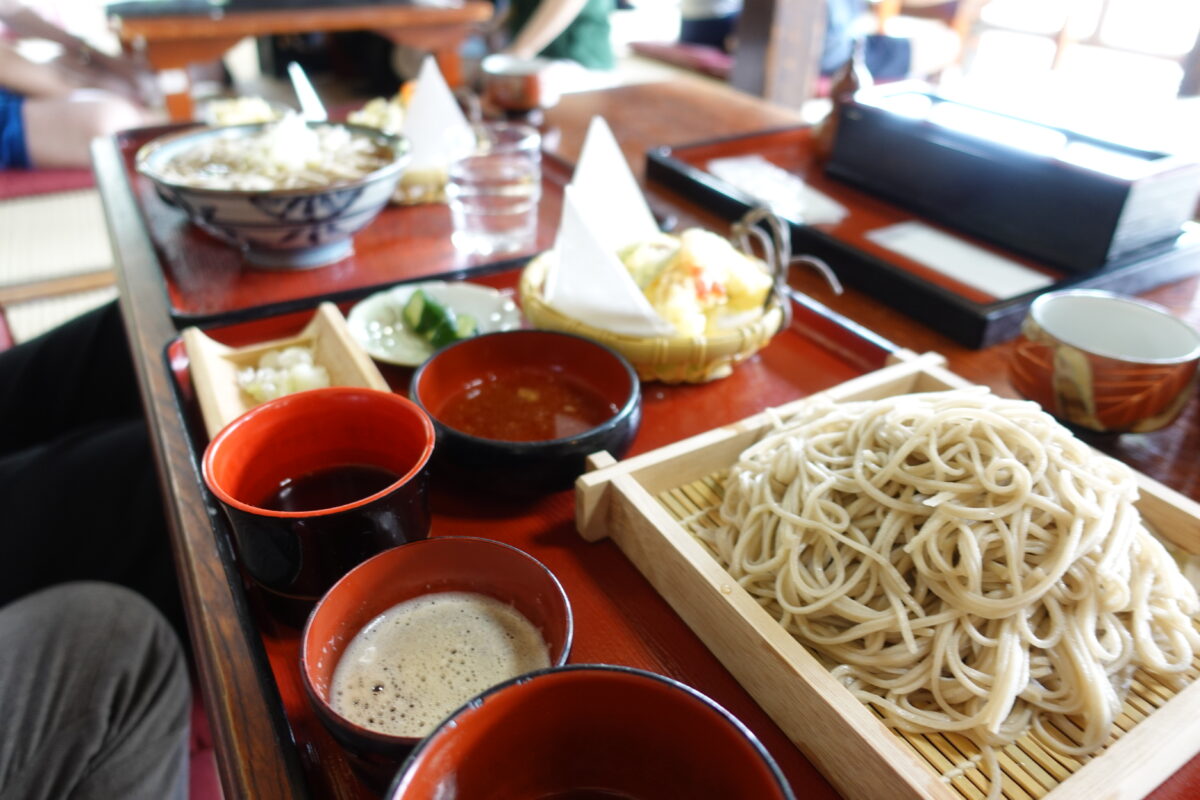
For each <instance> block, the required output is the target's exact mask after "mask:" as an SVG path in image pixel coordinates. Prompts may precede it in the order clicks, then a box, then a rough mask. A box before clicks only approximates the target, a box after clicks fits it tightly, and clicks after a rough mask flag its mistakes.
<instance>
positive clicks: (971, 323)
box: [646, 125, 1200, 349]
mask: <svg viewBox="0 0 1200 800" xmlns="http://www.w3.org/2000/svg"><path fill="white" fill-rule="evenodd" d="M803 127H805V126H799V125H797V126H785V127H779V128H772V129H769V130H764V131H760V132H757V133H752V134H746V135H741V136H727V137H721V138H718V139H707V140H703V141H697V142H692V143H688V144H680V145H670V146H661V147H655V148H653V149H651V150H649V151H647V153H646V179H647V180H648V181H650V182H652V183H658V184H661V185H662V186H665V187H667V188H669V189H671V190H672V191H674V192H676V193H678V194H680V195H681V196H682V197H686V198H689V199H690V200H691V201H692V202H698V203H701V204H703V205H705V206H706V207H708V208H709V209H711V210H712V211H715V212H716V213H719V214H721V215H722V216H724V217H725V218H727V219H730V220H732V219H737V218H738V217H740V216H742V215H743V214H745V213H746V211H748V210H749V209H750V208H753V207H754V206H755V205H757V204H758V203H757V202H756V201H755V200H754V199H753V198H751V197H750V196H749V195H746V194H745V193H744V192H742V191H740V190H739V189H737V188H735V187H733V186H731V185H729V184H727V183H726V182H724V181H722V180H721V179H719V178H717V177H716V176H714V175H712V174H710V173H708V172H706V171H705V170H702V169H700V168H698V167H695V166H693V165H692V164H690V163H688V162H687V161H685V160H683V159H682V158H680V157H678V156H677V155H676V153H677V152H679V151H682V150H687V149H690V148H698V147H709V146H712V145H717V144H722V143H732V142H737V141H739V140H743V139H748V138H758V137H766V136H771V135H774V134H780V133H787V132H789V131H794V130H799V129H800V128H803ZM789 227H790V229H791V233H792V244H793V247H795V248H796V250H797V251H798V252H799V251H801V250H802V252H804V253H805V254H808V255H812V256H816V257H817V258H820V259H823V260H825V261H835V262H837V263H838V265H839V269H838V270H837V271H838V272H839V274H840V276H841V277H843V278H845V279H846V283H847V284H848V285H851V286H853V287H854V288H855V289H857V290H859V291H861V292H863V293H864V294H867V295H869V296H871V297H874V298H875V299H878V300H882V301H884V302H885V303H888V304H889V305H892V306H893V307H894V308H896V309H897V310H899V311H901V312H902V313H904V314H906V315H908V316H910V317H913V318H915V319H921V318H924V317H926V316H928V314H929V312H930V308H929V304H928V299H929V297H930V296H931V297H933V298H935V299H936V300H937V302H939V303H940V304H941V305H940V307H939V308H938V309H937V313H938V319H937V320H936V322H937V324H936V325H935V326H934V327H935V328H936V329H937V330H938V331H939V332H941V333H943V334H944V335H946V336H949V337H950V338H951V339H954V340H955V341H956V342H957V343H959V344H961V345H963V346H966V347H971V348H974V349H982V348H986V347H990V346H992V345H994V344H999V343H1001V342H1004V341H1006V340H1008V339H1011V338H1012V337H1014V336H1015V335H1016V334H1017V332H1018V330H1019V328H1020V324H1021V320H1022V319H1023V318H1024V316H1025V310H1026V308H1027V307H1028V305H1029V304H1030V303H1031V302H1032V301H1033V299H1034V298H1035V297H1037V296H1038V295H1039V294H1042V293H1043V292H1044V291H1046V290H1045V289H1036V290H1033V291H1030V292H1025V293H1023V294H1020V295H1016V296H1014V297H1010V298H1007V299H1004V300H997V301H995V302H993V303H978V302H975V301H973V300H970V299H967V298H964V297H961V296H960V295H958V294H956V293H954V292H953V291H950V290H949V289H946V288H944V287H941V286H938V285H936V284H931V283H928V282H926V281H923V280H922V279H920V278H919V277H917V276H915V275H911V274H909V273H907V272H905V271H904V270H901V269H899V268H897V267H895V266H894V265H892V264H890V263H889V262H888V261H886V260H885V259H882V258H879V257H878V256H875V255H873V254H871V253H867V252H864V251H861V250H858V249H857V248H855V247H853V246H852V245H850V244H848V243H846V242H843V241H841V240H840V239H838V238H836V237H834V236H832V235H830V234H828V233H826V232H824V231H822V230H820V229H818V228H815V227H812V226H808V225H803V224H801V223H797V222H794V221H790V220H789ZM1198 236H1200V231H1197V230H1196V229H1195V228H1194V227H1186V228H1185V229H1184V230H1183V231H1182V232H1181V234H1180V237H1179V239H1180V240H1183V239H1190V238H1197V237H1198ZM1177 241H1178V240H1177ZM1139 252H1140V253H1145V258H1143V260H1142V261H1140V262H1137V263H1136V264H1133V263H1131V262H1132V259H1130V260H1125V259H1123V260H1122V262H1121V264H1117V265H1113V267H1110V268H1106V269H1104V270H1100V271H1098V272H1093V273H1087V274H1079V275H1074V276H1070V277H1067V278H1065V279H1063V280H1060V281H1058V282H1057V283H1056V285H1055V287H1054V288H1056V289H1066V288H1071V287H1076V286H1084V287H1087V288H1095V289H1108V290H1112V291H1119V292H1125V293H1130V294H1136V293H1139V292H1141V291H1144V290H1147V289H1151V288H1154V287H1155V286H1159V285H1162V284H1164V283H1168V282H1171V281H1175V280H1179V279H1181V278H1184V277H1187V276H1189V275H1193V274H1195V273H1196V272H1197V271H1198V270H1200V264H1196V263H1193V262H1194V261H1195V260H1196V259H1195V258H1194V256H1195V255H1196V252H1194V251H1183V252H1181V251H1179V250H1178V249H1174V248H1171V247H1168V246H1166V245H1158V246H1152V247H1150V248H1147V250H1146V251H1139ZM1135 255H1136V254H1135ZM1189 256H1192V257H1193V258H1189ZM1121 267H1125V269H1124V270H1122V271H1120V272H1119V273H1118V272H1117V271H1116V270H1118V269H1120V268H1121Z"/></svg>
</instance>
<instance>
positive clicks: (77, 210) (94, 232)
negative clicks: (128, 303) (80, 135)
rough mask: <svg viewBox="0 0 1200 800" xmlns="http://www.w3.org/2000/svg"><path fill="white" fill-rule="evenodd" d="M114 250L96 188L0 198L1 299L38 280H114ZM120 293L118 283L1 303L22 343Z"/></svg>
mask: <svg viewBox="0 0 1200 800" xmlns="http://www.w3.org/2000/svg"><path fill="white" fill-rule="evenodd" d="M111 268H112V250H111V248H110V246H109V240H108V232H107V230H106V229H105V222H104V210H103V208H102V207H101V204H100V196H99V194H98V193H97V192H96V190H94V189H85V190H80V191H71V192H59V193H55V194H45V195H37V196H34V197H22V198H15V199H11V200H5V201H3V202H0V299H4V298H6V297H18V298H20V297H23V296H24V295H25V292H23V289H24V288H25V287H28V286H29V285H30V284H32V283H34V282H39V281H51V280H55V279H69V278H73V277H76V276H85V275H89V276H95V275H98V274H99V275H101V277H100V279H99V280H98V281H97V280H92V281H89V286H93V287H94V286H95V285H96V284H97V283H100V284H103V283H107V282H109V280H110V279H107V278H104V277H103V273H105V272H106V271H108V270H111ZM114 297H116V288H115V287H112V286H106V287H104V288H99V289H96V288H91V289H90V290H89V291H86V292H74V293H70V294H54V295H51V296H46V297H40V298H36V299H28V300H22V299H18V300H12V301H7V300H6V301H5V302H3V308H4V315H5V317H6V318H7V320H8V324H9V327H10V328H11V330H12V334H13V338H14V340H15V341H17V342H23V341H26V340H27V339H31V338H33V337H34V336H37V335H38V334H39V333H41V332H43V331H45V330H48V329H49V328H52V327H54V326H55V325H57V324H59V323H60V322H63V321H65V320H67V319H70V318H71V317H74V316H76V315H77V314H80V313H83V312H84V311H87V310H89V309H91V308H94V307H95V306H98V305H100V304H102V303H106V302H108V301H109V300H111V299H112V298H114Z"/></svg>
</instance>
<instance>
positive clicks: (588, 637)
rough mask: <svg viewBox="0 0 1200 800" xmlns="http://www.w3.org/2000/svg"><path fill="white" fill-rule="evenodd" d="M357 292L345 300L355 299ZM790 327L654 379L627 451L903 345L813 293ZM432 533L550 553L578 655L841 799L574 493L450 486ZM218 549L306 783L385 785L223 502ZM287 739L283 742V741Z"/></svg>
mask: <svg viewBox="0 0 1200 800" xmlns="http://www.w3.org/2000/svg"><path fill="white" fill-rule="evenodd" d="M518 275H519V270H517V269H508V270H504V271H500V272H497V271H495V270H491V271H487V270H484V271H480V272H477V273H475V274H472V275H471V276H470V277H471V279H472V280H473V281H474V282H477V283H482V284H485V285H489V286H493V287H495V288H498V289H501V290H503V291H513V290H514V289H515V286H516V282H517V278H518ZM349 305H350V304H349V303H345V304H343V307H344V308H348V307H349ZM793 310H794V312H795V313H794V319H793V322H792V324H791V326H790V327H789V328H788V329H787V330H785V331H782V332H781V333H780V334H778V335H777V336H776V337H775V338H774V339H773V340H772V341H771V343H770V344H769V345H768V346H767V347H766V348H764V349H763V350H762V351H760V352H759V353H758V354H757V355H755V356H753V357H752V358H750V359H749V360H747V361H746V362H745V363H743V364H741V365H739V366H738V367H736V368H735V370H734V372H733V374H732V375H731V376H729V377H727V378H724V379H722V380H719V381H715V382H712V383H707V384H701V385H681V386H668V385H664V384H657V383H650V384H645V385H644V386H643V389H642V399H643V404H644V406H643V407H644V414H643V421H642V426H641V430H640V432H639V434H638V436H637V438H636V440H635V441H634V444H633V448H632V450H631V452H630V455H633V454H637V453H641V452H646V451H649V450H653V449H655V448H658V447H661V446H663V445H665V444H668V443H670V442H673V441H677V440H679V439H682V438H685V437H687V436H691V435H693V434H696V433H699V432H701V431H705V430H708V429H711V428H713V427H716V426H719V425H723V424H726V423H731V422H734V421H736V420H739V419H742V418H744V417H746V416H749V415H750V414H752V413H755V412H757V411H760V410H762V409H763V408H766V407H770V406H775V405H779V404H781V403H784V402H786V401H788V400H793V399H795V398H798V397H803V396H807V395H809V394H812V393H814V392H817V391H820V390H823V389H827V388H829V387H831V386H834V385H836V384H838V383H841V382H843V381H845V380H848V379H850V378H853V377H855V376H857V375H861V374H864V373H865V372H869V371H872V370H874V369H878V368H879V367H881V366H883V365H884V364H885V363H886V361H887V359H888V356H889V354H890V353H891V352H893V351H894V350H895V348H894V346H892V345H891V344H890V343H889V342H887V341H886V340H883V339H881V338H880V337H878V336H876V335H875V334H873V333H871V332H870V331H867V330H865V329H863V328H861V327H859V326H857V325H855V324H854V323H852V322H849V321H847V320H845V319H843V318H840V317H838V316H836V315H835V314H833V313H832V312H829V311H828V310H827V309H825V308H824V307H823V306H820V305H819V304H817V303H815V302H812V301H810V300H808V299H806V298H804V297H796V298H794V299H793ZM311 315H312V311H311V310H308V311H303V312H294V313H290V314H286V315H277V316H271V317H265V318H262V319H259V320H255V321H251V322H243V323H239V324H235V325H230V326H225V327H219V328H215V329H211V330H208V331H206V333H207V334H208V335H209V336H211V337H212V338H214V339H216V340H218V341H220V342H222V343H224V344H227V345H230V346H234V347H237V346H244V345H248V344H252V343H255V342H261V341H265V340H268V339H273V338H277V337H281V336H287V335H290V334H292V333H295V332H296V331H298V330H299V329H300V328H301V327H303V326H304V324H305V323H306V322H308V320H309V318H310V317H311ZM166 360H167V368H168V369H169V371H170V374H171V377H172V380H173V385H174V387H175V390H176V397H177V400H178V403H179V408H180V412H181V415H182V418H183V419H184V421H185V422H186V424H187V429H188V433H189V441H190V445H191V449H192V461H193V464H194V465H197V467H196V480H197V481H201V477H200V474H199V468H198V464H199V460H200V457H201V455H202V453H203V450H204V447H205V445H206V443H207V434H206V433H205V430H204V425H203V421H202V419H201V416H200V409H199V406H198V404H197V401H196V395H195V392H194V390H193V387H192V384H191V380H190V376H189V372H188V359H187V353H186V352H185V350H184V348H183V345H182V341H181V340H178V339H177V340H175V341H173V342H172V343H171V344H170V345H169V347H168V348H167V352H166ZM380 367H381V369H382V371H383V373H384V376H385V377H386V378H387V379H388V382H389V383H390V384H391V386H392V387H393V389H394V390H396V391H400V392H404V391H406V390H407V385H408V381H409V379H410V378H411V375H412V370H411V369H408V368H398V367H393V366H390V365H386V364H381V365H380ZM432 505H433V511H434V521H433V529H432V532H431V535H432V536H447V535H465V536H483V537H487V538H491V539H497V540H500V541H503V542H507V543H508V544H511V545H514V546H516V547H519V548H521V549H522V550H524V551H526V552H528V553H530V554H531V555H533V556H535V557H536V558H538V559H539V560H541V561H542V562H543V563H544V564H546V566H547V567H549V568H550V569H551V570H552V571H553V572H554V573H555V575H557V576H558V578H559V580H560V581H561V582H562V584H563V587H564V588H565V589H566V591H567V594H568V596H569V598H570V601H571V605H572V608H573V611H574V614H575V639H574V645H573V647H572V650H571V654H570V659H569V662H570V663H610V664H624V665H628V666H633V667H639V668H642V669H647V670H651V671H654V672H658V673H661V674H664V675H668V676H670V677H673V678H675V679H677V680H680V681H683V682H684V683H687V684H689V685H690V686H693V687H695V688H696V689H698V690H699V691H701V692H703V693H704V694H706V695H708V696H710V697H712V698H713V699H714V700H716V701H717V702H718V703H720V704H721V705H722V706H724V707H725V708H727V709H728V710H729V711H730V712H731V713H733V714H734V715H735V716H737V717H738V718H739V719H741V720H742V721H743V722H745V723H746V725H748V726H749V727H750V729H751V730H752V731H754V733H755V734H757V736H758V737H759V738H760V739H761V740H762V742H763V744H764V745H765V746H766V748H767V749H768V751H769V752H770V753H771V754H772V755H773V756H774V758H775V759H776V760H777V762H778V763H779V765H780V767H781V768H782V770H783V772H784V774H785V775H786V776H787V777H788V780H789V781H790V782H791V784H792V786H793V788H794V789H795V790H796V795H797V797H800V798H805V800H815V799H816V798H836V797H837V794H836V793H835V792H834V791H833V789H832V788H831V787H830V786H829V785H828V784H827V783H826V782H825V780H824V778H822V777H821V776H820V775H819V774H818V773H817V772H816V770H815V768H814V767H813V766H812V765H811V764H810V763H809V762H808V761H807V760H806V759H805V758H804V756H803V755H802V754H801V753H800V751H799V750H797V749H796V747H795V746H794V745H793V744H792V743H791V742H790V741H789V740H788V739H787V738H786V737H785V736H784V734H783V733H782V732H781V731H780V730H779V728H778V727H777V726H776V725H775V723H774V722H772V721H771V719H770V718H769V717H768V716H767V715H766V713H765V712H763V711H762V709H760V708H759V707H758V705H757V704H756V703H755V702H754V701H753V699H752V698H751V697H750V696H749V695H748V694H747V693H746V692H745V690H743V689H742V687H741V686H740V685H739V684H738V683H737V682H736V681H735V680H734V678H733V677H732V676H731V675H730V674H729V673H728V672H727V671H726V670H725V668H724V667H723V666H721V664H720V662H718V661H717V659H716V658H715V657H714V656H713V655H712V654H711V653H710V652H709V651H708V650H707V648H706V647H705V646H704V645H703V644H702V643H701V641H700V640H699V639H698V638H697V637H696V635H695V634H693V633H692V631H691V630H690V629H689V628H688V627H687V626H686V624H684V622H683V621H682V620H681V619H680V618H679V617H678V616H677V615H676V614H675V612H674V611H672V610H671V608H670V607H669V606H668V605H667V603H666V602H665V601H664V600H663V599H662V598H661V597H660V596H659V595H658V594H657V593H656V592H655V591H654V589H653V588H652V587H651V586H650V584H649V583H647V582H646V580H645V579H644V578H643V577H642V576H641V574H640V573H639V572H638V571H637V569H636V568H635V567H634V566H633V565H632V564H631V563H630V562H629V561H628V560H627V559H626V558H625V556H624V555H623V554H622V553H621V552H620V551H619V550H618V549H617V548H616V546H615V545H613V544H612V542H611V540H605V541H602V542H598V543H594V544H592V543H588V542H586V541H584V540H583V539H582V538H581V537H580V536H579V534H578V533H577V532H576V530H575V508H574V495H573V492H572V491H570V490H568V491H564V492H559V493H557V494H552V495H549V496H546V497H544V498H542V499H540V500H537V501H535V502H531V503H522V504H519V505H505V504H502V503H498V502H496V501H484V500H482V499H481V498H479V497H478V496H475V495H472V494H471V493H470V492H469V491H463V492H458V491H457V490H445V491H441V492H438V493H435V494H434V496H433V497H432ZM208 510H209V517H210V519H211V521H212V525H213V534H214V536H216V537H218V539H219V547H218V549H219V550H220V551H221V552H223V553H226V554H227V558H228V562H227V563H226V568H227V573H228V575H229V576H230V579H231V580H232V581H234V582H235V583H237V585H238V587H239V588H240V589H241V590H242V591H243V592H244V594H243V595H242V596H243V597H244V600H245V602H243V603H241V604H240V605H241V607H242V608H243V609H245V611H244V616H243V619H242V623H243V626H242V627H243V630H245V631H246V634H247V636H249V637H251V638H252V640H257V642H258V643H260V644H261V647H259V646H257V644H256V645H255V647H253V648H252V649H254V650H256V651H258V652H259V653H260V654H261V660H260V663H259V665H258V667H259V671H260V674H261V676H262V685H263V687H264V691H267V692H269V693H277V696H278V711H279V720H278V721H277V722H278V725H279V729H280V730H284V731H287V733H288V734H290V739H291V742H292V743H293V744H294V746H295V748H296V752H297V755H298V758H299V761H300V763H301V765H302V768H303V770H304V772H305V775H304V779H305V782H306V783H307V784H308V785H309V787H310V788H311V792H312V795H313V796H314V797H336V798H371V797H374V796H376V795H375V793H374V792H372V791H371V790H370V789H369V788H368V787H366V786H365V785H364V784H363V783H362V782H361V781H360V780H359V779H358V778H357V777H356V775H355V774H354V772H353V771H352V769H351V766H350V762H349V760H348V759H347V756H346V754H345V753H344V752H343V751H342V750H341V748H340V747H339V746H338V745H337V744H336V743H335V742H334V741H333V740H332V738H331V737H330V736H329V734H328V733H327V732H326V731H325V730H324V728H322V727H321V725H320V723H319V722H318V721H317V719H316V717H315V716H314V715H313V713H312V712H311V710H310V708H309V706H308V701H307V699H306V697H305V694H304V691H303V687H302V686H301V683H300V676H299V669H298V658H299V631H297V630H296V629H295V628H293V627H289V626H287V625H285V624H283V623H280V622H278V621H276V620H274V619H273V618H272V617H271V616H270V615H269V614H268V613H266V612H265V611H263V610H262V606H261V604H260V602H259V598H257V597H256V592H255V590H254V589H253V587H250V586H247V585H246V584H245V583H244V582H243V581H242V580H241V578H240V577H239V570H238V567H237V564H236V561H235V556H234V555H233V549H232V539H231V538H230V531H229V529H228V525H227V522H226V520H225V518H224V516H223V514H222V512H221V510H220V508H219V507H218V505H217V502H216V500H215V499H212V498H211V497H210V499H209V503H208ZM285 746H287V744H286V740H285Z"/></svg>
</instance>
